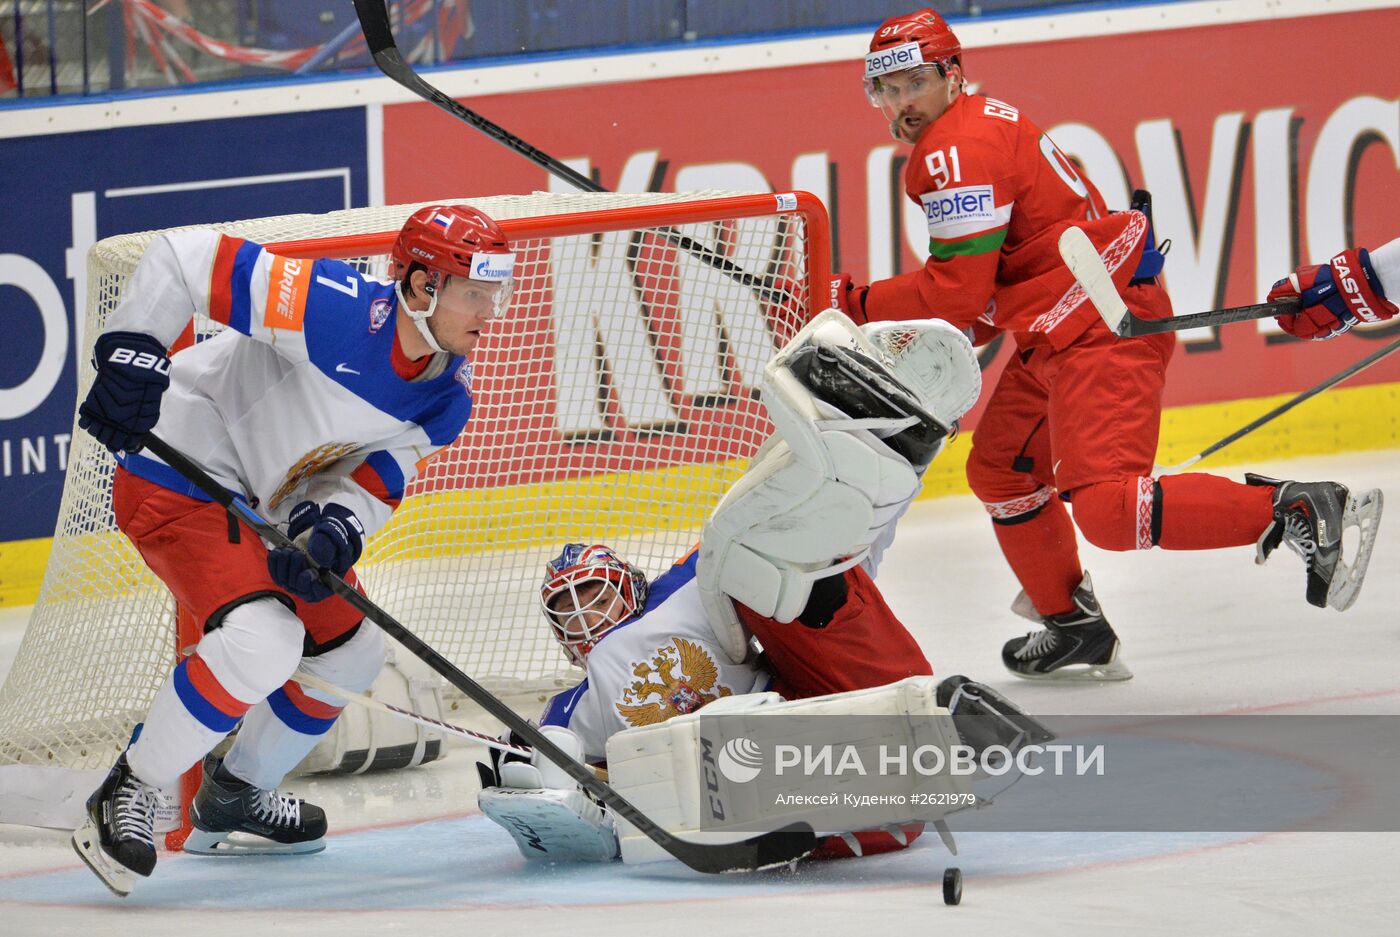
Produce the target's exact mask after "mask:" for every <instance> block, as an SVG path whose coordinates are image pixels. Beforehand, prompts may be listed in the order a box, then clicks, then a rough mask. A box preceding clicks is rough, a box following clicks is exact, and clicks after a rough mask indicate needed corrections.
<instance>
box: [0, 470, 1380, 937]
mask: <svg viewBox="0 0 1400 937" xmlns="http://www.w3.org/2000/svg"><path fill="white" fill-rule="evenodd" d="M1250 468H1251V469H1253V470H1255V471H1260V472H1263V473H1265V474H1272V475H1276V476H1279V477H1285V478H1299V479H1323V478H1331V479H1336V480H1338V481H1342V482H1344V483H1346V484H1349V485H1351V486H1353V487H1373V486H1374V487H1380V488H1382V489H1384V490H1385V492H1386V494H1387V495H1388V496H1390V497H1391V498H1392V499H1395V498H1400V488H1397V487H1396V484H1395V483H1396V481H1397V479H1400V450H1391V451H1385V452H1375V453H1360V454H1354V455H1347V456H1340V457H1333V458H1325V459H1321V458H1320V459H1307V460H1298V461H1291V462H1280V463H1275V464H1262V465H1261V464H1256V465H1252V466H1250ZM1215 471H1217V472H1219V473H1220V474H1227V475H1230V476H1232V477H1235V478H1238V477H1240V471H1241V470H1239V469H1235V468H1223V469H1215ZM1390 510H1391V511H1392V512H1400V503H1397V502H1395V501H1392V504H1391V507H1390ZM1084 562H1085V566H1086V568H1088V569H1089V570H1090V571H1091V572H1092V573H1093V575H1094V582H1095V585H1096V588H1097V592H1098V595H1099V598H1100V600H1101V601H1102V602H1103V605H1104V608H1105V611H1106V612H1107V614H1108V616H1109V619H1110V620H1111V621H1112V622H1113V623H1114V626H1115V628H1116V629H1117V630H1118V633H1119V635H1120V637H1121V638H1122V640H1123V642H1124V652H1123V653H1124V659H1125V660H1126V661H1127V662H1128V663H1129V665H1130V666H1131V667H1132V668H1133V670H1134V672H1135V673H1136V677H1135V679H1133V680H1131V681H1129V682H1126V683H1119V684H1105V685H1080V686H1068V687H1067V686H1046V685H1043V684H1031V683H1026V682H1023V681H1019V680H1016V679H1014V678H1012V677H1009V676H1006V675H1005V674H1004V671H1003V670H1002V668H1001V665H1000V662H999V650H1000V647H1001V644H1002V642H1003V641H1005V640H1006V639H1007V638H1009V637H1011V636H1013V635H1015V634H1017V633H1020V632H1023V631H1025V630H1026V627H1024V626H1025V625H1027V624H1028V623H1025V622H1023V621H1021V620H1020V619H1017V618H1015V617H1013V616H1012V615H1011V613H1010V612H1009V611H1008V606H1009V604H1010V601H1011V599H1012V598H1013V596H1014V595H1015V593H1016V586H1015V585H1014V580H1013V578H1012V576H1011V573H1010V571H1009V569H1007V567H1006V566H1005V564H1004V562H1003V561H1002V559H1001V557H1000V555H999V554H998V553H997V552H996V547H995V543H994V540H993V538H992V534H991V531H990V530H989V529H988V523H987V520H986V517H985V515H984V514H983V512H982V509H981V507H980V506H979V505H977V504H976V503H975V502H974V501H973V500H972V499H971V498H953V499H942V500H936V501H930V502H924V503H920V504H916V505H915V506H914V508H913V509H912V510H911V512H910V514H909V516H908V517H907V518H906V519H905V521H904V522H903V524H902V525H901V527H900V531H899V536H898V538H897V539H896V541H895V544H894V546H893V548H892V549H891V551H890V552H889V553H888V554H887V556H886V558H885V565H884V566H883V568H882V569H881V572H880V577H879V581H880V584H881V586H882V588H883V589H884V592H885V594H886V596H887V597H888V598H889V599H890V603H891V605H892V606H893V607H894V608H895V610H896V611H897V612H898V613H899V614H900V616H901V617H902V618H903V619H904V621H905V622H906V624H907V625H908V626H909V628H910V629H911V630H912V631H913V632H914V633H915V634H916V635H917V636H918V638H919V640H920V643H921V644H922V645H923V647H924V649H925V651H926V652H927V654H928V656H929V658H930V660H932V661H933V664H934V667H935V670H936V672H937V673H939V674H941V675H947V674H952V673H965V674H967V675H969V676H971V677H973V678H974V679H980V680H983V681H985V682H988V683H990V684H992V685H993V686H995V687H997V688H999V689H1002V690H1003V691H1005V692H1007V693H1008V695H1011V696H1012V698H1013V699H1015V700H1016V701H1017V702H1019V703H1021V704H1022V705H1023V706H1025V707H1026V708H1027V709H1028V710H1030V711H1031V712H1038V713H1044V714H1051V713H1055V714H1114V715H1116V714H1213V713H1255V712H1258V713H1273V712H1277V713H1299V714H1363V715H1378V714H1395V713H1400V575H1398V574H1400V514H1392V516H1391V517H1390V518H1389V519H1388V520H1386V521H1383V523H1382V525H1381V532H1380V541H1379V544H1378V546H1377V547H1376V551H1375V555H1374V557H1373V559H1372V563H1371V569H1370V573H1369V576H1368V578H1367V581H1366V586H1365V590H1364V591H1363V593H1362V595H1361V598H1360V600H1359V601H1358V602H1357V604H1356V606H1355V607H1353V608H1352V609H1351V610H1350V611H1348V612H1346V613H1345V614H1338V613H1336V612H1334V611H1330V610H1319V609H1315V608H1312V607H1310V606H1308V605H1307V604H1306V603H1305V602H1304V601H1303V574H1302V572H1301V563H1300V562H1299V561H1298V560H1297V558H1296V557H1294V556H1293V555H1292V554H1291V553H1287V552H1286V551H1280V553H1279V554H1277V555H1276V556H1275V558H1274V559H1273V560H1272V561H1271V562H1270V564H1269V565H1268V566H1266V567H1263V568H1257V567H1255V566H1254V564H1253V555H1252V551H1251V550H1249V549H1236V550H1230V551H1216V552H1212V553H1168V552H1165V551H1160V550H1154V551H1152V552H1151V553H1146V554H1108V553H1102V552H1099V551H1096V550H1094V549H1092V548H1085V550H1084ZM23 622H24V618H23V615H22V614H21V613H19V612H16V611H5V612H0V674H3V672H4V671H5V670H6V669H8V666H9V663H10V660H11V659H12V658H13V655H14V652H15V648H16V647H17V646H18V643H19V639H20V634H21V632H22V629H23ZM405 624H407V625H408V626H409V627H410V628H411V627H412V625H413V623H412V622H406V623H405ZM93 626H94V627H100V623H94V625H93ZM532 714H533V713H532ZM1358 724H1360V723H1358ZM477 754H479V752H477V751H474V750H471V749H467V748H454V749H453V750H452V751H451V752H450V754H449V755H448V757H447V758H446V759H444V760H442V761H439V762H437V763H434V764H432V765H429V766H426V767H423V768H419V769H414V770H409V771H400V772H391V773H387V774H379V775H374V776H368V777H361V778H331V779H320V780H309V779H306V778H299V779H296V780H295V781H294V782H293V783H291V784H289V785H288V787H289V788H290V789H292V790H294V791H296V792H297V793H298V794H301V795H302V796H305V797H307V798H308V799H310V800H313V801H315V802H317V803H320V804H322V805H323V806H325V807H326V809H327V813H328V814H329V816H330V820H331V824H332V831H333V832H332V835H331V837H330V838H329V840H328V842H329V845H328V848H327V849H326V851H325V852H323V853H320V854H318V855H315V856H309V857H275V858H273V857H264V858H249V857H239V858H201V857H190V856H184V855H172V854H166V853H163V854H162V857H161V860H160V864H159V866H158V867H157V869H156V873H155V875H154V876H153V877H152V878H151V879H150V880H149V881H144V882H142V883H140V885H139V886H138V887H137V889H136V891H135V892H134V893H133V895H132V896H131V897H130V898H128V899H126V900H125V901H120V900H118V899H116V898H114V897H112V896H111V895H110V894H109V893H108V892H107V891H106V889H105V888H103V887H102V885H101V884H100V883H99V882H98V881H97V879H96V878H94V877H93V876H92V875H91V874H90V873H89V872H88V871H87V870H86V869H85V868H83V867H82V866H81V864H80V863H79V861H78V860H77V858H76V857H75V856H74V855H73V853H72V851H71V849H70V848H69V846H68V843H67V837H66V835H65V834H62V833H59V832H54V831H46V830H33V829H27V828H22V827H13V826H11V827H0V933H3V934H5V935H26V937H27V935H31V934H34V935H39V934H44V935H50V934H52V935H60V934H88V935H108V934H112V935H167V934H172V935H173V934H181V935H184V937H188V935H192V934H197V935H201V937H203V935H238V937H247V935H250V934H261V933H267V932H287V933H297V934H302V935H308V937H317V935H336V937H340V935H347V934H351V935H357V934H375V935H390V934H411V935H414V937H420V935H436V934H453V935H463V934H494V933H501V934H532V935H533V934H556V933H559V934H564V933H568V934H580V935H592V934H599V935H602V934H606V935H622V934H634V933H639V932H643V931H662V932H665V933H689V932H698V933H708V934H726V935H727V934H749V933H759V934H762V935H764V937H770V935H782V934H800V935H803V937H818V935H826V934H832V935H846V934H851V933H868V934H880V935H895V934H900V935H902V934H920V935H922V934H929V933H942V934H954V933H956V934H964V935H978V937H981V935H997V934H1010V933H1018V934H1035V935H1037V937H1041V935H1060V934H1064V935H1074V937H1083V935H1085V934H1132V935H1144V934H1162V935H1183V934H1209V935H1225V934H1228V935H1248V934H1269V935H1292V934H1297V935H1308V937H1314V935H1336V934H1374V935H1388V934H1395V933H1397V932H1400V924H1397V921H1400V834H1389V833H1274V834H1263V835H1260V834H1251V833H1218V832H1217V833H1156V834H1149V835H1144V834H1137V833H1132V834H1129V833H1053V834H1052V833H1040V834H1010V833H996V834H993V833H983V834H966V835H964V836H962V837H960V839H959V843H960V846H961V850H960V853H961V854H960V855H959V856H957V857H956V858H954V857H952V856H950V855H949V854H948V853H947V852H946V851H945V850H944V849H943V848H942V846H940V845H939V844H938V843H937V841H936V839H934V838H932V837H927V836H926V837H924V838H923V839H921V840H920V841H919V842H918V843H916V844H915V846H914V847H913V848H912V849H910V850H909V851H908V852H905V853H900V854H894V855H889V856H881V857H874V858H869V859H861V860H856V861H846V862H834V863H825V864H815V865H809V866H804V867H802V868H799V869H798V870H797V871H796V872H787V871H783V872H777V873H764V874H758V875H750V876H729V877H722V878H705V877H702V876H700V875H698V874H692V873H690V872H688V871H687V870H685V869H683V868H681V867H680V866H679V865H677V864H675V863H664V864H659V865H652V866H642V867H624V866H621V865H619V864H613V865H610V866H605V867H598V866H588V867H562V866H555V867H539V866H530V865H527V864H526V863H525V861H524V860H523V859H521V858H520V857H519V854H518V853H517V852H516V850H515V848H514V846H513V845H512V844H511V842H510V840H509V839H508V837H507V836H506V835H505V834H504V833H503V832H502V831H500V830H499V829H497V828H496V827H495V826H493V825H492V824H491V823H489V822H488V821H487V820H485V818H483V817H482V816H481V815H480V814H479V813H477V812H476V811H475V809H474V806H475V796H474V792H475V788H476V779H475V771H474V770H473V767H472V762H473V761H474V760H475V757H476V756H477ZM1027 783H1029V782H1027ZM993 809H995V808H993ZM949 865H957V866H958V867H960V868H961V869H962V870H963V873H964V875H965V896H964V899H963V903H962V905H961V906H959V907H945V906H944V905H943V902H942V896H941V889H940V882H941V877H942V873H943V870H944V868H945V867H947V866H949Z"/></svg>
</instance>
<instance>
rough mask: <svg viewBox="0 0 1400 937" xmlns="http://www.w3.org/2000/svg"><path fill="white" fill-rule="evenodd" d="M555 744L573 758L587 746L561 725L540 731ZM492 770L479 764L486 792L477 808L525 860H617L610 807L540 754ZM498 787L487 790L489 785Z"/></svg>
mask: <svg viewBox="0 0 1400 937" xmlns="http://www.w3.org/2000/svg"><path fill="white" fill-rule="evenodd" d="M540 731H541V732H543V733H544V734H545V736H546V737H548V738H549V740H550V741H551V742H553V743H554V744H555V745H558V746H559V747H560V748H562V749H563V750H564V751H565V752H566V753H567V754H568V755H570V756H571V757H573V758H575V759H581V758H582V757H583V742H582V740H581V739H580V738H579V737H578V736H577V735H576V734H575V733H573V732H572V731H570V730H569V729H566V728H564V727H562V726H542V727H541V728H540ZM492 755H493V761H494V767H487V766H486V765H485V764H483V763H478V764H477V770H478V771H479V772H480V773H481V776H482V782H483V787H482V790H481V793H480V794H479V795H478V797H477V806H479V807H480V808H481V812H482V813H484V814H486V816H488V817H490V818H491V820H492V821H493V822H495V823H496V824H497V825H499V826H500V827H502V828H503V829H505V831H506V832H507V833H509V834H510V835H511V838H512V839H513V840H515V845H516V848H518V849H519V850H520V854H521V855H522V856H524V857H525V858H526V859H529V860H532V861H546V862H609V861H611V860H613V859H616V858H617V856H618V843H617V831H616V829H615V828H614V827H613V821H612V815H611V814H610V813H609V812H608V810H607V808H606V807H604V806H602V805H601V804H599V803H597V802H595V801H594V800H593V799H592V798H591V797H589V796H588V794H586V793H585V792H584V791H583V790H582V789H580V788H579V786H578V784H577V783H576V782H575V781H574V780H573V778H571V777H569V776H568V775H567V774H565V773H564V771H563V770H562V769H561V768H559V767H558V766H557V765H555V764H554V763H553V762H551V761H549V760H548V759H547V758H544V757H542V756H541V755H540V754H539V753H538V752H536V753H535V755H534V757H533V758H532V759H531V760H530V761H529V762H526V761H522V760H517V756H512V755H506V756H505V757H504V758H501V759H499V760H495V753H494V752H493V753H492ZM488 780H490V781H494V782H495V783H494V784H492V785H490V786H486V782H487V781H488Z"/></svg>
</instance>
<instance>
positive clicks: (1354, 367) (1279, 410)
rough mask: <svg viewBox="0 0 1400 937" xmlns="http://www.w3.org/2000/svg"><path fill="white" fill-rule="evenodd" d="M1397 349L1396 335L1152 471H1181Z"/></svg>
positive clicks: (1171, 472)
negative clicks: (1223, 434)
mask: <svg viewBox="0 0 1400 937" xmlns="http://www.w3.org/2000/svg"><path fill="white" fill-rule="evenodd" d="M1397 351H1400V339H1396V340H1395V341H1393V342H1391V343H1390V344H1389V345H1385V346H1384V347H1381V348H1377V349H1376V350H1375V351H1373V352H1371V353H1370V354H1369V355H1367V356H1366V357H1364V358H1362V359H1361V360H1360V361H1358V362H1356V363H1355V364H1351V365H1348V366H1347V367H1345V368H1343V369H1342V370H1340V371H1338V372H1337V373H1336V374H1334V375H1332V376H1331V377H1329V378H1328V379H1327V380H1325V381H1323V382H1322V383H1320V384H1317V385H1316V386H1313V387H1309V388H1308V389H1307V390H1305V391H1303V392H1302V393H1301V394H1299V395H1298V396H1296V397H1294V398H1292V399H1290V400H1286V401H1284V402H1283V403H1281V404H1279V405H1278V406H1277V407H1274V408H1273V409H1272V410H1270V411H1269V412H1268V413H1266V414H1264V415H1263V416H1261V417H1260V418H1259V419H1257V420H1254V421H1253V422H1252V423H1250V424H1248V425H1247V426H1241V427H1240V428H1239V429H1237V430H1235V431H1234V432H1233V433H1231V434H1230V435H1228V436H1226V437H1225V438H1224V439H1221V440H1220V441H1218V442H1214V443H1212V444H1210V445H1209V446H1207V447H1206V448H1204V449H1202V450H1201V451H1200V452H1199V453H1197V454H1196V455H1193V456H1192V457H1191V458H1189V459H1187V460H1186V461H1185V462H1182V463H1181V464H1180V465H1172V466H1168V467H1166V468H1162V467H1161V466H1158V467H1157V468H1156V469H1154V471H1155V472H1156V474H1158V475H1171V474H1173V473H1176V472H1179V471H1181V470H1182V469H1184V468H1190V467H1191V466H1193V465H1195V464H1196V463H1197V462H1199V461H1201V460H1202V459H1204V458H1205V457H1206V456H1208V455H1210V454H1211V453H1213V452H1218V451H1220V450H1221V449H1224V448H1225V447H1226V446H1228V445H1230V443H1232V442H1234V441H1235V440H1237V439H1239V438H1240V437H1241V436H1246V435H1248V434H1250V433H1252V432H1254V431H1255V430H1256V429H1258V428H1259V427H1261V426H1263V425H1264V424H1265V423H1268V422H1270V421H1272V420H1275V419H1277V418H1278V417H1280V416H1283V415H1284V414H1285V413H1287V412H1288V411H1289V410H1292V409H1293V408H1294V407H1296V406H1298V404H1300V403H1302V402H1303V401H1304V400H1307V399H1308V398H1310V397H1316V396H1317V395H1318V394H1320V393H1322V392H1323V391H1324V390H1327V389H1328V388H1329V387H1334V386H1336V385H1337V384H1340V383H1341V382H1342V381H1345V380H1346V379H1347V378H1349V377H1351V376H1352V375H1354V374H1360V373H1361V372H1362V371H1364V370H1366V369H1367V368H1369V367H1370V366H1371V365H1373V364H1375V363H1376V362H1377V361H1380V360H1381V359H1382V358H1384V357H1386V356H1387V355H1391V354H1394V353H1395V352H1397Z"/></svg>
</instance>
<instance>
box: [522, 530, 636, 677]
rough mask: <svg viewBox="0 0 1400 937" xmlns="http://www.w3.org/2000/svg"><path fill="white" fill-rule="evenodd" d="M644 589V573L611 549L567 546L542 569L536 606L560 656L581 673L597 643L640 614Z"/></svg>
mask: <svg viewBox="0 0 1400 937" xmlns="http://www.w3.org/2000/svg"><path fill="white" fill-rule="evenodd" d="M595 583H596V584H598V586H599V588H597V589H589V588H586V587H587V586H589V585H590V584H595ZM647 589H648V584H647V577H646V573H644V572H643V571H642V569H641V568H640V567H638V566H634V565H632V564H631V563H629V562H627V561H626V560H624V559H622V558H621V557H620V556H618V555H617V554H616V553H614V552H613V551H612V550H611V549H610V548H608V547H605V546H603V545H602V544H593V545H591V546H589V545H585V544H582V543H567V544H565V545H564V549H563V550H562V551H561V552H560V554H559V555H558V556H556V557H555V558H554V559H552V560H550V561H549V562H548V563H546V564H545V568H544V582H543V583H542V584H541V585H540V606H541V608H543V609H544V616H545V618H547V619H549V626H550V628H552V629H553V631H554V637H555V640H557V641H558V642H559V643H560V644H561V645H563V647H564V656H565V657H567V658H568V659H569V660H570V661H571V662H573V663H575V664H577V665H578V666H580V667H582V666H583V665H584V659H585V658H586V657H587V656H588V652H589V651H591V650H593V645H594V644H596V643H597V642H598V639H599V638H601V637H602V636H603V635H605V634H607V633H608V632H609V631H611V630H612V629H613V628H616V627H617V626H618V625H620V624H622V623H623V622H625V621H627V620H628V619H630V618H632V617H634V616H636V615H639V614H641V612H642V609H644V608H645V607H646V603H647Z"/></svg>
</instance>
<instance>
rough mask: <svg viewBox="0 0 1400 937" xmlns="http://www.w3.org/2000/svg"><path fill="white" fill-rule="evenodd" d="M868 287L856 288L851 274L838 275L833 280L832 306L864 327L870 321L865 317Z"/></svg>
mask: <svg viewBox="0 0 1400 937" xmlns="http://www.w3.org/2000/svg"><path fill="white" fill-rule="evenodd" d="M868 292H870V287H868V286H856V285H855V284H854V283H852V282H851V275H850V274H849V273H838V274H836V276H834V277H832V278H831V306H832V308H833V309H839V310H841V311H842V312H844V313H845V314H846V315H847V316H848V317H849V318H850V320H851V321H852V322H854V323H855V324H856V325H864V324H865V323H866V322H868V321H869V319H867V318H866V315H865V294H866V293H868Z"/></svg>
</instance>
